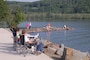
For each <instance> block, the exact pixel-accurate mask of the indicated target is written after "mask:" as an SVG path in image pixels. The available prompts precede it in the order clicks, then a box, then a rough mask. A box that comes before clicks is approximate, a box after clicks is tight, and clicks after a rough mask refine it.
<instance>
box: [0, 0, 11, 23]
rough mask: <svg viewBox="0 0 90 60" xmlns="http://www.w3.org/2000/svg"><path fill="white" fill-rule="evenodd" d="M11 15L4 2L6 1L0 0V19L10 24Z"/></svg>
mask: <svg viewBox="0 0 90 60" xmlns="http://www.w3.org/2000/svg"><path fill="white" fill-rule="evenodd" d="M10 18H11V15H10V10H9V7H8V6H7V4H6V1H4V0H0V21H3V22H7V23H8V25H10V24H11V19H10Z"/></svg>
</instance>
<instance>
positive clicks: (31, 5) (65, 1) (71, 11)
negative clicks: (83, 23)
mask: <svg viewBox="0 0 90 60" xmlns="http://www.w3.org/2000/svg"><path fill="white" fill-rule="evenodd" d="M89 2H90V0H40V1H36V2H15V1H14V2H11V1H5V0H0V21H7V24H8V25H9V26H12V25H17V24H18V23H20V22H21V21H23V20H29V21H61V20H62V21H65V20H70V21H71V20H72V19H81V20H82V19H83V20H84V19H85V20H86V19H87V20H88V19H90V4H89Z"/></svg>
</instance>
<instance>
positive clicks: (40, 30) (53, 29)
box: [25, 27, 73, 32]
mask: <svg viewBox="0 0 90 60" xmlns="http://www.w3.org/2000/svg"><path fill="white" fill-rule="evenodd" d="M25 30H26V31H27V32H47V31H59V30H73V28H70V27H67V28H56V27H50V28H49V29H47V28H46V27H43V28H30V29H25Z"/></svg>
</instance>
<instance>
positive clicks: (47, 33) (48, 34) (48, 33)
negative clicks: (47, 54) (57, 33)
mask: <svg viewBox="0 0 90 60" xmlns="http://www.w3.org/2000/svg"><path fill="white" fill-rule="evenodd" d="M50 35H51V32H50V31H48V32H46V37H47V40H49V41H51V38H50Z"/></svg>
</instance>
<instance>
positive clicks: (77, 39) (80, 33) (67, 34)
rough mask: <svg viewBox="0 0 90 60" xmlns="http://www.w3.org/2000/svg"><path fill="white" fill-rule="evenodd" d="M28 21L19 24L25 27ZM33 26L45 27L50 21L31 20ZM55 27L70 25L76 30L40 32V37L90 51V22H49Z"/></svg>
mask: <svg viewBox="0 0 90 60" xmlns="http://www.w3.org/2000/svg"><path fill="white" fill-rule="evenodd" d="M26 23H27V22H23V23H20V24H19V25H18V26H19V27H23V28H25V27H26V26H25V25H26ZM31 23H32V27H43V26H45V25H47V24H48V22H31ZM49 23H50V24H51V26H53V27H63V25H67V26H68V27H72V28H74V30H68V31H65V30H64V31H51V32H39V33H40V37H41V38H42V39H45V40H49V41H51V42H53V43H57V44H61V43H63V44H64V45H65V46H68V47H71V48H74V49H77V50H80V51H88V52H89V53H90V22H85V21H84V22H49Z"/></svg>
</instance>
